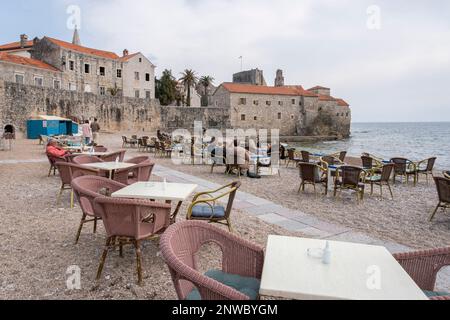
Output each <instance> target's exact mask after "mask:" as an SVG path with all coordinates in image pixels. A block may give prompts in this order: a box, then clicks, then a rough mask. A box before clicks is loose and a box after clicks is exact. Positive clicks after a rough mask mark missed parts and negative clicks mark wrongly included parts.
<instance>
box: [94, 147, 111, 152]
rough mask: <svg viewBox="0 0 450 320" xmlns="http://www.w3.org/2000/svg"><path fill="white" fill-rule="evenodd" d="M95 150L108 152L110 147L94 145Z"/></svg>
mask: <svg viewBox="0 0 450 320" xmlns="http://www.w3.org/2000/svg"><path fill="white" fill-rule="evenodd" d="M94 150H95V152H108V148H106V147H104V146H95V147H94Z"/></svg>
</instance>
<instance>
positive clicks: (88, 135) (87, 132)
mask: <svg viewBox="0 0 450 320" xmlns="http://www.w3.org/2000/svg"><path fill="white" fill-rule="evenodd" d="M81 130H82V132H83V139H84V144H86V145H89V144H91V140H92V130H91V126H90V124H89V120H86V121H85V122H84V124H83V125H82V126H81Z"/></svg>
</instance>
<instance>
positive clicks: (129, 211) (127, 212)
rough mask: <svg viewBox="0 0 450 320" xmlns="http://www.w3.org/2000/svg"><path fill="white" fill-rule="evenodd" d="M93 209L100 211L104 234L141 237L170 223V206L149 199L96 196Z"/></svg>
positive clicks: (161, 229)
mask: <svg viewBox="0 0 450 320" xmlns="http://www.w3.org/2000/svg"><path fill="white" fill-rule="evenodd" d="M94 210H95V211H96V212H98V213H100V215H101V217H102V220H103V224H104V226H105V230H106V234H107V235H108V236H109V237H112V236H121V237H130V238H133V239H139V240H140V239H142V237H144V236H149V234H151V235H156V234H157V233H159V232H161V231H163V230H165V229H166V228H167V227H169V225H170V211H171V206H170V205H168V204H161V203H156V202H152V201H150V200H133V199H118V198H108V197H97V198H96V199H95V200H94Z"/></svg>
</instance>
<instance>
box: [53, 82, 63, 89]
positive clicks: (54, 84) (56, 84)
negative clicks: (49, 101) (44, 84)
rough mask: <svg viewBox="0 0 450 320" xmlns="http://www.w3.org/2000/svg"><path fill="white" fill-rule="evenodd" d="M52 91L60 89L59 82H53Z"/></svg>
mask: <svg viewBox="0 0 450 320" xmlns="http://www.w3.org/2000/svg"><path fill="white" fill-rule="evenodd" d="M53 89H57V90H59V89H61V81H59V80H53Z"/></svg>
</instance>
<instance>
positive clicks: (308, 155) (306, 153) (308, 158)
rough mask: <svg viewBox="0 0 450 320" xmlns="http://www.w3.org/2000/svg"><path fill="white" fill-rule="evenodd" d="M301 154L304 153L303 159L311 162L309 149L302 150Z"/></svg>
mask: <svg viewBox="0 0 450 320" xmlns="http://www.w3.org/2000/svg"><path fill="white" fill-rule="evenodd" d="M301 154H302V161H303V162H306V163H309V162H310V159H311V154H310V153H309V152H308V151H302V152H301Z"/></svg>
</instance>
